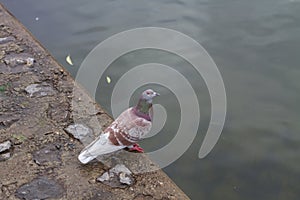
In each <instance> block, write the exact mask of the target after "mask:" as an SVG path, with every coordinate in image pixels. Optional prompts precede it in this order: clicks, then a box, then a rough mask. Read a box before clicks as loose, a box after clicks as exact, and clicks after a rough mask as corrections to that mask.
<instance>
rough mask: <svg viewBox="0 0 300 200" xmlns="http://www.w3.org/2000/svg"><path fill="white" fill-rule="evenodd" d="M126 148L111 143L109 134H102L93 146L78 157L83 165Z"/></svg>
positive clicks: (86, 148)
mask: <svg viewBox="0 0 300 200" xmlns="http://www.w3.org/2000/svg"><path fill="white" fill-rule="evenodd" d="M124 147H125V146H116V145H114V144H112V143H111V142H110V141H109V132H106V133H104V134H101V135H100V136H99V137H98V138H96V139H95V140H94V141H93V142H92V143H91V144H89V145H88V146H86V147H85V148H84V149H83V150H82V151H81V153H80V154H79V156H78V159H79V161H80V162H82V163H83V164H86V163H88V162H90V161H91V160H93V159H94V158H96V157H97V156H100V155H103V154H107V153H111V152H114V151H117V150H120V149H122V148H124Z"/></svg>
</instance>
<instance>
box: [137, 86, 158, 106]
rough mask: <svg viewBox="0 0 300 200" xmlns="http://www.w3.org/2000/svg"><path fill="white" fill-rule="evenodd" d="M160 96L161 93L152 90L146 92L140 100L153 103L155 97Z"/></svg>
mask: <svg viewBox="0 0 300 200" xmlns="http://www.w3.org/2000/svg"><path fill="white" fill-rule="evenodd" d="M156 96H159V93H157V92H154V91H153V90H152V89H148V90H145V91H144V92H143V93H142V95H141V97H140V99H142V100H146V101H147V102H148V103H152V100H153V98H154V97H156Z"/></svg>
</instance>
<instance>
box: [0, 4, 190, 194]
mask: <svg viewBox="0 0 300 200" xmlns="http://www.w3.org/2000/svg"><path fill="white" fill-rule="evenodd" d="M0 7H1V10H3V11H5V12H6V13H7V14H8V15H10V17H11V19H10V20H8V21H7V22H8V25H9V26H11V27H13V28H14V29H15V32H16V37H18V38H22V40H23V41H24V42H25V43H31V44H30V45H31V47H33V48H37V49H39V50H41V51H42V52H43V53H44V54H45V57H47V59H50V60H52V61H51V62H52V63H51V64H53V65H55V66H56V67H57V68H59V70H61V71H64V73H66V76H67V77H68V81H69V82H72V84H74V87H76V88H79V90H81V91H82V93H83V94H84V95H85V96H86V97H87V98H88V101H89V104H87V105H93V106H95V107H97V110H101V112H102V114H103V115H106V117H108V118H110V121H111V120H112V119H111V117H110V116H109V115H108V114H107V113H106V112H105V111H103V109H102V108H101V107H100V106H99V105H98V104H96V103H95V102H94V100H93V99H92V98H91V97H90V96H89V95H88V93H87V92H86V91H85V89H83V88H82V87H81V86H80V85H79V84H78V83H76V82H75V81H74V79H73V78H71V75H70V73H69V72H66V71H65V70H64V68H63V67H62V66H61V65H60V64H58V62H57V61H56V60H55V59H54V58H53V57H52V56H51V55H50V53H49V52H48V51H47V50H46V49H45V48H44V47H43V46H42V45H41V43H40V42H39V41H38V40H36V39H35V37H34V36H33V35H32V34H31V33H30V32H29V31H28V30H27V29H26V28H25V27H24V26H23V25H22V24H21V23H20V22H19V21H18V20H17V19H16V18H15V17H14V16H13V15H12V14H11V13H10V12H9V11H8V10H7V9H5V8H4V7H3V6H2V5H1V4H0ZM144 159H148V158H146V157H144ZM156 173H158V174H157V175H156V177H157V176H158V177H159V176H161V177H162V179H169V178H168V177H167V175H166V174H165V173H164V172H162V171H161V170H159V171H157V172H156ZM141 176H146V177H147V178H146V179H143V178H141V179H143V180H147V179H148V178H151V175H150V176H148V175H147V174H146V175H145V174H144V175H141ZM138 179H139V178H138ZM168 183H169V184H165V186H163V187H170V186H171V187H172V189H173V190H174V189H175V190H176V191H175V192H174V194H177V195H178V196H177V195H176V196H177V197H179V199H188V197H187V196H186V195H185V194H184V193H183V192H182V191H181V190H180V189H179V188H178V187H177V186H176V185H175V184H174V183H173V182H172V181H171V180H169V181H168ZM141 189H143V188H141ZM165 189H166V191H169V190H170V189H167V188H165ZM163 190H164V189H163ZM154 192H155V191H154ZM120 195H121V193H120ZM176 199H177V198H176Z"/></svg>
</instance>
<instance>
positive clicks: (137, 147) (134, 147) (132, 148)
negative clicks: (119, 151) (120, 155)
mask: <svg viewBox="0 0 300 200" xmlns="http://www.w3.org/2000/svg"><path fill="white" fill-rule="evenodd" d="M127 148H128V150H129V151H136V152H138V153H144V149H143V148H142V147H140V145H138V144H137V143H135V144H133V145H131V146H129V147H127Z"/></svg>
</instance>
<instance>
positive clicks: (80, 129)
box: [65, 124, 93, 142]
mask: <svg viewBox="0 0 300 200" xmlns="http://www.w3.org/2000/svg"><path fill="white" fill-rule="evenodd" d="M65 131H67V132H68V133H69V134H71V135H72V136H73V137H74V138H76V139H78V140H80V141H81V142H84V141H85V140H86V139H87V138H90V137H92V136H93V131H92V129H90V128H89V127H87V126H85V125H83V124H71V125H69V126H68V127H67V128H65Z"/></svg>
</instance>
